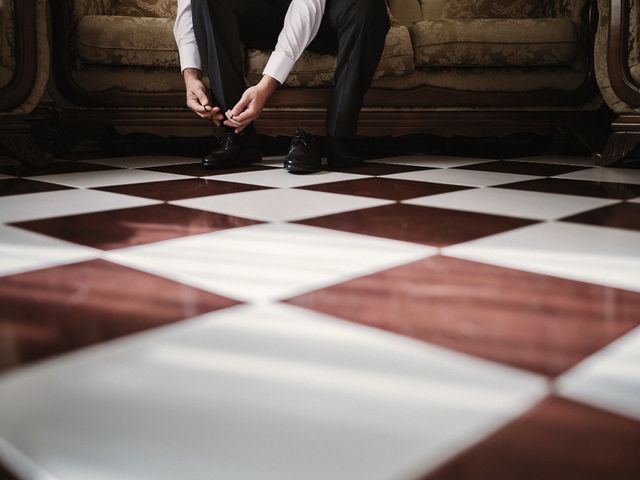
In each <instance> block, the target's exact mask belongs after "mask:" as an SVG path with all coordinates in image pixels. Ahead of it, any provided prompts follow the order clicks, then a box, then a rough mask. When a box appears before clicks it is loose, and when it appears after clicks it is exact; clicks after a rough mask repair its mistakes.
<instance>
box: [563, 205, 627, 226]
mask: <svg viewBox="0 0 640 480" xmlns="http://www.w3.org/2000/svg"><path fill="white" fill-rule="evenodd" d="M562 220H563V221H565V222H574V223H585V224H588V225H597V226H600V227H613V228H625V229H628V230H640V203H616V204H615V205H609V206H607V207H602V208H597V209H595V210H589V211H588V212H584V213H579V214H577V215H573V216H571V217H567V218H563V219H562Z"/></svg>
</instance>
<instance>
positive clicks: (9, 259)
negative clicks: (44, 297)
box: [0, 225, 100, 275]
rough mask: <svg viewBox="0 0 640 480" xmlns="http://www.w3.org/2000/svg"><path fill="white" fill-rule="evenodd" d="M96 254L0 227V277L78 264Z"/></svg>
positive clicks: (45, 237)
mask: <svg viewBox="0 0 640 480" xmlns="http://www.w3.org/2000/svg"><path fill="white" fill-rule="evenodd" d="M99 254H100V252H99V251H96V250H94V249H92V248H86V247H82V246H80V245H76V244H73V243H70V242H64V241H60V240H57V239H55V238H51V237H49V236H46V235H39V234H37V233H32V232H27V231H25V230H22V229H19V228H15V227H10V226H7V225H0V275H8V274H13V273H18V272H22V271H28V270H36V269H39V268H45V267H50V266H53V265H58V264H64V263H72V262H79V261H82V260H87V259H90V258H93V257H96V256H98V255H99Z"/></svg>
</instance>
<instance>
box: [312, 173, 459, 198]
mask: <svg viewBox="0 0 640 480" xmlns="http://www.w3.org/2000/svg"><path fill="white" fill-rule="evenodd" d="M300 188H301V189H304V190H315V191H318V192H329V193H342V194H345V195H359V196H362V197H374V198H384V199H388V200H408V199H410V198H417V197H424V196H427V195H437V194H439V193H448V192H455V191H458V190H466V189H467V188H468V187H461V186H459V185H446V184H444V183H429V182H415V181H413V180H398V179H395V178H375V177H374V178H359V179H356V180H346V181H344V182H332V183H321V184H318V185H309V186H305V187H300Z"/></svg>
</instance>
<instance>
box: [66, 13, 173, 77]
mask: <svg viewBox="0 0 640 480" xmlns="http://www.w3.org/2000/svg"><path fill="white" fill-rule="evenodd" d="M172 29H173V20H172V19H170V18H151V17H117V16H108V15H87V16H86V17H84V18H83V19H82V20H81V21H80V23H79V25H78V33H77V42H78V54H79V55H80V58H81V59H82V61H83V62H84V63H86V64H93V65H96V64H97V65H135V66H143V67H169V68H174V67H177V66H178V50H177V47H176V44H175V40H174V38H173V30H172Z"/></svg>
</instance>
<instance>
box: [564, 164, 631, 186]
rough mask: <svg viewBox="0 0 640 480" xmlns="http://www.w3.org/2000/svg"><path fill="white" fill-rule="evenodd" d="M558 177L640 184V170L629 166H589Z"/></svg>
mask: <svg viewBox="0 0 640 480" xmlns="http://www.w3.org/2000/svg"><path fill="white" fill-rule="evenodd" d="M556 178H568V179H572V180H590V181H593V182H612V183H630V184H635V185H640V170H632V169H628V168H603V167H598V168H589V169H586V170H578V171H577V172H571V173H564V174H562V175H558V176H557V177H556Z"/></svg>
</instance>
